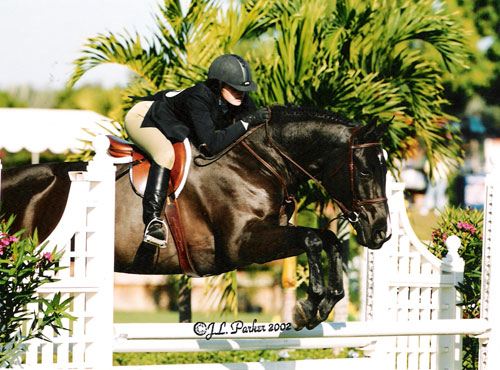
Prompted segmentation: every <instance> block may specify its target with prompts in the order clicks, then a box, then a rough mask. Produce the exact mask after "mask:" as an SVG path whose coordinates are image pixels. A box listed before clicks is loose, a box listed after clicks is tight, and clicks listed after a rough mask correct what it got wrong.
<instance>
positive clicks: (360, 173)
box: [359, 171, 372, 178]
mask: <svg viewBox="0 0 500 370" xmlns="http://www.w3.org/2000/svg"><path fill="white" fill-rule="evenodd" d="M359 175H360V176H361V177H364V178H367V177H370V176H371V175H372V174H371V173H370V172H369V171H359Z"/></svg>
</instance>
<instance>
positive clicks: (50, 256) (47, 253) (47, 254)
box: [42, 252, 52, 262]
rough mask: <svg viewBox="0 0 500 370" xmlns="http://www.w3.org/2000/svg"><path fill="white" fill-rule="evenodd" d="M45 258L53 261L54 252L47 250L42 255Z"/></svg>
mask: <svg viewBox="0 0 500 370" xmlns="http://www.w3.org/2000/svg"><path fill="white" fill-rule="evenodd" d="M42 257H43V259H44V260H46V261H49V262H52V253H50V252H45V253H44V254H43V255H42Z"/></svg>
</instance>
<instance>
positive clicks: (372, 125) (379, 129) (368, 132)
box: [358, 117, 392, 143]
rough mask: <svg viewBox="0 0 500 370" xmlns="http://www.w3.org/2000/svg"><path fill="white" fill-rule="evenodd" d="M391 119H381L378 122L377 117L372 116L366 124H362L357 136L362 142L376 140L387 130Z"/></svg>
mask: <svg viewBox="0 0 500 370" xmlns="http://www.w3.org/2000/svg"><path fill="white" fill-rule="evenodd" d="M391 121H392V119H391V120H390V121H382V122H380V123H379V122H378V119H377V117H374V118H373V119H371V120H370V122H369V123H368V124H366V125H365V126H363V127H362V128H361V129H360V130H359V131H358V137H359V138H360V139H361V140H362V141H363V142H367V143H368V142H378V141H380V139H382V136H384V134H385V133H386V132H387V129H388V128H389V124H390V123H391Z"/></svg>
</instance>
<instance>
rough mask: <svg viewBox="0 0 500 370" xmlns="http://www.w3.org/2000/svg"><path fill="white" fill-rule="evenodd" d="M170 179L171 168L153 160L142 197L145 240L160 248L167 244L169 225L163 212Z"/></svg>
mask: <svg viewBox="0 0 500 370" xmlns="http://www.w3.org/2000/svg"><path fill="white" fill-rule="evenodd" d="M169 179H170V170H169V169H168V168H165V167H161V166H160V165H158V164H157V163H155V162H154V161H151V168H150V169H149V174H148V181H147V183H146V189H145V191H144V198H143V199H142V207H143V215H142V219H143V221H144V225H146V228H145V230H144V239H143V240H144V242H146V243H149V244H152V245H154V246H157V247H160V248H165V247H166V244H167V242H166V231H167V225H166V224H165V221H163V219H162V213H163V207H164V206H165V200H166V199H167V191H168V180H169Z"/></svg>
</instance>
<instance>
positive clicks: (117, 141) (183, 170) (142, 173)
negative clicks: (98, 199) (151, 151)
mask: <svg viewBox="0 0 500 370" xmlns="http://www.w3.org/2000/svg"><path fill="white" fill-rule="evenodd" d="M107 137H108V139H109V149H108V154H109V155H110V156H111V157H114V158H117V159H122V160H126V161H125V163H126V162H127V161H128V162H132V163H133V165H132V168H131V169H130V182H131V183H132V186H133V188H134V191H135V192H136V193H137V194H138V195H140V196H141V197H142V196H144V190H145V189H146V181H147V180H148V174H149V167H151V164H150V163H149V159H148V158H147V157H146V155H145V154H144V153H143V152H142V150H141V149H139V147H137V146H136V145H135V144H133V143H131V142H130V141H127V140H124V139H122V138H119V137H118V136H113V135H107ZM173 147H174V151H175V162H174V166H173V167H172V170H171V172H170V182H169V187H168V195H169V197H171V198H172V197H173V198H177V197H178V196H179V194H180V193H181V191H182V189H183V188H184V185H185V184H186V180H187V175H188V173H189V167H190V165H191V145H190V144H189V140H188V139H185V140H184V141H183V142H179V143H174V144H173ZM117 162H120V161H117Z"/></svg>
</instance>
